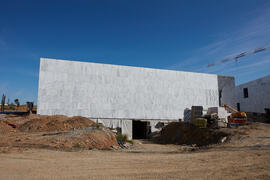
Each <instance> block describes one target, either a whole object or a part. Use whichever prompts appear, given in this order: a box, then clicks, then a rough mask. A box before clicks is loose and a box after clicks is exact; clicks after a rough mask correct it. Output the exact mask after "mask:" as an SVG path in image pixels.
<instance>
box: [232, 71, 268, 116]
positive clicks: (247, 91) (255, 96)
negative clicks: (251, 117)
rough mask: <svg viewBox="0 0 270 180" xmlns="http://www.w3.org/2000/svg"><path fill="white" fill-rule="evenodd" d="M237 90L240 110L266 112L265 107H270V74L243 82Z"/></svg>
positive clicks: (237, 102)
mask: <svg viewBox="0 0 270 180" xmlns="http://www.w3.org/2000/svg"><path fill="white" fill-rule="evenodd" d="M235 92H236V104H237V108H238V110H240V111H244V112H253V113H265V109H270V75H269V76H265V77H263V78H259V79H256V80H254V81H250V82H247V83H244V84H241V85H239V86H237V87H236V91H235Z"/></svg>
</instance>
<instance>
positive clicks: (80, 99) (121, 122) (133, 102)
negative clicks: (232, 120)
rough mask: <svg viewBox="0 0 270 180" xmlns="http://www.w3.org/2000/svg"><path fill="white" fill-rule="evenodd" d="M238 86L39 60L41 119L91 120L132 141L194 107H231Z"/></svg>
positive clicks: (192, 76) (202, 77)
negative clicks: (143, 131)
mask: <svg viewBox="0 0 270 180" xmlns="http://www.w3.org/2000/svg"><path fill="white" fill-rule="evenodd" d="M234 84H235V83H234V78H233V77H227V76H218V75H214V74H203V73H193V72H182V71H171V70H161V69H150V68H140V67H130V66H118V65H108V64H98V63H88V62H78V61H66V60H56V59H46V58H41V59H40V74H39V90H38V111H37V113H38V114H42V115H57V114H61V115H67V116H77V115H78V116H85V117H89V118H92V119H93V120H96V121H98V122H101V123H103V124H104V125H106V126H108V127H113V128H115V127H119V128H121V129H122V133H126V134H128V135H129V137H130V138H132V137H138V136H140V135H137V134H136V133H137V132H141V130H140V129H139V128H140V127H141V128H145V126H146V125H145V123H143V122H149V123H148V124H150V126H151V128H152V130H154V128H155V125H156V124H157V123H158V122H164V121H176V120H178V119H180V118H183V113H184V110H185V109H186V108H190V107H191V106H194V105H195V106H203V107H205V108H207V107H216V106H219V105H220V104H230V105H233V104H234V102H235V98H234V91H232V89H234V88H235V87H234V86H235V85H234ZM132 132H133V133H132Z"/></svg>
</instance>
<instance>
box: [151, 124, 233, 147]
mask: <svg viewBox="0 0 270 180" xmlns="http://www.w3.org/2000/svg"><path fill="white" fill-rule="evenodd" d="M225 136H228V134H227V133H225V132H221V131H218V130H211V129H203V128H199V127H196V126H195V125H193V124H189V123H182V122H173V123H170V124H168V125H167V126H165V127H164V128H163V129H162V131H161V133H160V135H159V136H158V137H156V138H154V141H155V142H157V143H161V144H179V145H180V144H186V145H193V144H196V145H197V146H206V145H209V144H216V143H218V142H219V141H220V140H221V139H222V138H223V137H225Z"/></svg>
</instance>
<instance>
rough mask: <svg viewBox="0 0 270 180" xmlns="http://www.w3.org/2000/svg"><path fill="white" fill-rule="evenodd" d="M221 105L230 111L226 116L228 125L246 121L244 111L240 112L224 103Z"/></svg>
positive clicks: (240, 123)
mask: <svg viewBox="0 0 270 180" xmlns="http://www.w3.org/2000/svg"><path fill="white" fill-rule="evenodd" d="M223 107H224V108H225V109H226V110H227V111H230V112H231V115H230V116H229V118H228V125H229V126H233V125H235V126H239V125H244V124H245V123H246V122H247V114H246V113H245V112H240V111H237V110H236V109H234V108H233V107H231V106H228V105H226V104H224V105H223Z"/></svg>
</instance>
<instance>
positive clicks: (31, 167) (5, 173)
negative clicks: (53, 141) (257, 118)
mask: <svg viewBox="0 0 270 180" xmlns="http://www.w3.org/2000/svg"><path fill="white" fill-rule="evenodd" d="M225 131H231V132H233V133H234V136H233V137H232V139H231V141H230V142H227V143H224V144H220V145H213V146H211V147H207V148H203V149H199V150H198V149H195V150H192V148H190V147H186V146H177V145H157V144H152V143H150V142H147V141H136V142H135V145H134V147H132V148H131V149H124V150H120V151H119V150H115V151H112V150H111V151H98V150H84V151H77V152H64V151H55V150H46V149H23V150H21V149H16V148H11V149H7V150H6V151H2V153H0V159H1V161H0V174H1V179H270V125H269V124H260V123H254V124H252V125H249V126H246V127H243V128H240V129H237V130H234V129H226V130H225ZM3 152H5V153H3Z"/></svg>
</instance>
